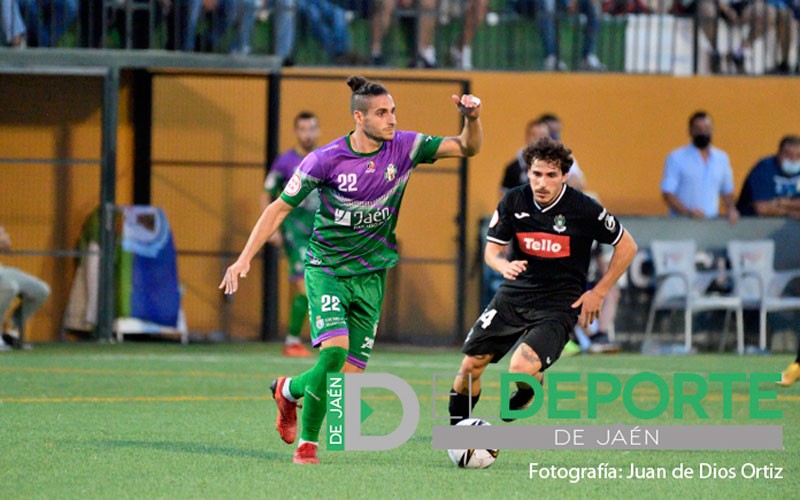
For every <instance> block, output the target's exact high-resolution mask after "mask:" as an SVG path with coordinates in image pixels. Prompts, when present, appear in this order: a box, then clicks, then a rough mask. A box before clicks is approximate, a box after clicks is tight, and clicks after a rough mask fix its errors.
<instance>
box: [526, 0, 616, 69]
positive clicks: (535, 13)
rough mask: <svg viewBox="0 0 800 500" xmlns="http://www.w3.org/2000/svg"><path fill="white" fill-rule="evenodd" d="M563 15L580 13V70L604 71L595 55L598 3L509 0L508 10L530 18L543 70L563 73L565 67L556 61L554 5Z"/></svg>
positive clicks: (587, 0) (588, 0)
mask: <svg viewBox="0 0 800 500" xmlns="http://www.w3.org/2000/svg"><path fill="white" fill-rule="evenodd" d="M557 2H560V3H561V6H562V7H563V8H564V10H566V11H567V12H571V13H578V14H583V15H584V16H586V23H585V24H584V26H583V47H582V49H581V63H580V65H579V66H578V68H576V69H578V70H580V71H605V69H606V67H605V65H604V64H603V63H602V62H600V59H599V58H598V57H597V54H596V53H595V48H596V45H597V37H598V36H599V34H600V0H511V7H512V9H514V10H515V11H516V12H518V13H519V14H522V15H524V16H530V17H534V18H535V19H536V27H537V28H538V30H539V32H540V33H541V36H542V43H543V45H544V53H545V59H544V63H543V65H542V69H543V70H544V71H566V70H567V65H566V64H565V63H564V62H563V61H562V60H561V59H559V56H558V40H557V37H556V3H557Z"/></svg>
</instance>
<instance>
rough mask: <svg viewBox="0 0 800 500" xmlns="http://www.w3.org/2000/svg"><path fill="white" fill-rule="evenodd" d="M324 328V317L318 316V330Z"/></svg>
mask: <svg viewBox="0 0 800 500" xmlns="http://www.w3.org/2000/svg"><path fill="white" fill-rule="evenodd" d="M323 326H325V321H324V320H323V319H322V316H317V328H322V327H323Z"/></svg>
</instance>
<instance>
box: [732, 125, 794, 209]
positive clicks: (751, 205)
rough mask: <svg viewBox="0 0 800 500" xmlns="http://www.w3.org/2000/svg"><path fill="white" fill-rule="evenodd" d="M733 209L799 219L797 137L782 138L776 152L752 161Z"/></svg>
mask: <svg viewBox="0 0 800 500" xmlns="http://www.w3.org/2000/svg"><path fill="white" fill-rule="evenodd" d="M736 208H737V209H738V210H739V213H741V214H742V215H744V216H753V215H759V216H775V217H791V218H793V219H797V220H800V136H798V135H787V136H785V137H783V139H781V142H780V144H779V145H778V152H777V154H775V155H773V156H769V157H767V158H762V159H761V160H760V161H759V162H758V163H756V165H755V166H754V167H753V169H752V170H751V171H750V173H749V174H748V175H747V179H746V180H745V181H744V185H743V186H742V192H741V194H740V195H739V201H738V203H737V204H736Z"/></svg>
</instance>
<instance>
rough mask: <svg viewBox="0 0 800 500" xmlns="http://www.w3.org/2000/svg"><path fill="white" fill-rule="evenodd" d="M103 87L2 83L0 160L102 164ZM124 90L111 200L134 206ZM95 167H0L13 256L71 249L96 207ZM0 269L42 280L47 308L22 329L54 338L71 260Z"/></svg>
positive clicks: (84, 81) (26, 261) (38, 80)
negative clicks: (45, 285) (49, 291)
mask: <svg viewBox="0 0 800 500" xmlns="http://www.w3.org/2000/svg"><path fill="white" fill-rule="evenodd" d="M102 88H103V87H102V82H101V81H100V80H99V79H93V78H87V77H70V78H63V77H56V76H12V75H7V74H4V75H0V156H2V157H4V158H11V159H17V160H24V159H44V158H62V159H94V160H99V159H100V151H101V142H100V141H101V119H102V114H101V110H100V102H101V101H100V100H101V98H102V95H103V92H102ZM129 112H130V102H129V91H128V86H127V85H126V84H125V83H124V82H123V86H122V91H121V95H120V106H119V116H120V127H119V130H118V143H117V174H118V176H117V198H118V200H119V201H120V203H130V200H131V199H132V194H131V192H132V183H133V163H132V161H133V160H132V157H133V154H132V140H133V130H132V127H131V126H130V121H129V120H128V117H129ZM99 190H100V166H99V165H95V164H91V165H89V164H73V165H70V166H58V165H52V164H47V163H44V162H36V161H33V162H27V163H23V162H19V163H3V164H0V225H3V226H5V228H6V229H7V231H8V232H9V234H10V235H11V239H12V243H13V250H37V251H40V250H56V249H60V250H63V249H73V248H74V247H75V243H76V242H77V239H78V236H79V235H80V229H81V225H82V224H83V221H84V218H85V217H86V216H87V215H88V214H89V213H90V212H91V211H92V209H93V208H94V207H96V206H97V204H98V200H99ZM0 263H2V264H3V265H7V266H13V267H17V268H20V269H22V270H24V271H26V272H29V273H31V274H34V275H36V276H39V277H41V278H42V279H44V280H45V281H47V282H48V283H49V284H50V286H51V288H52V295H51V298H50V300H48V301H47V303H45V305H44V306H43V309H42V311H40V312H39V313H38V314H37V315H36V316H34V318H33V319H32V320H31V321H30V323H29V324H28V325H27V334H26V338H27V339H28V340H31V341H34V342H35V341H46V340H53V339H56V338H57V337H58V332H59V329H60V325H61V315H62V314H63V311H64V307H65V305H66V300H67V296H68V294H69V287H70V284H71V282H72V273H73V272H74V266H73V263H72V262H71V259H70V258H63V257H62V258H55V257H47V256H14V255H0Z"/></svg>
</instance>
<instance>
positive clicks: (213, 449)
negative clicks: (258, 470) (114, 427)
mask: <svg viewBox="0 0 800 500" xmlns="http://www.w3.org/2000/svg"><path fill="white" fill-rule="evenodd" d="M96 443H97V444H98V445H100V446H102V447H104V448H112V449H114V448H139V449H147V450H158V451H171V452H178V453H196V454H200V455H217V456H223V457H233V458H256V459H259V460H283V461H286V452H276V451H269V450H250V449H243V448H233V447H228V446H215V445H211V444H207V443H186V442H178V441H118V440H113V441H96Z"/></svg>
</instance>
